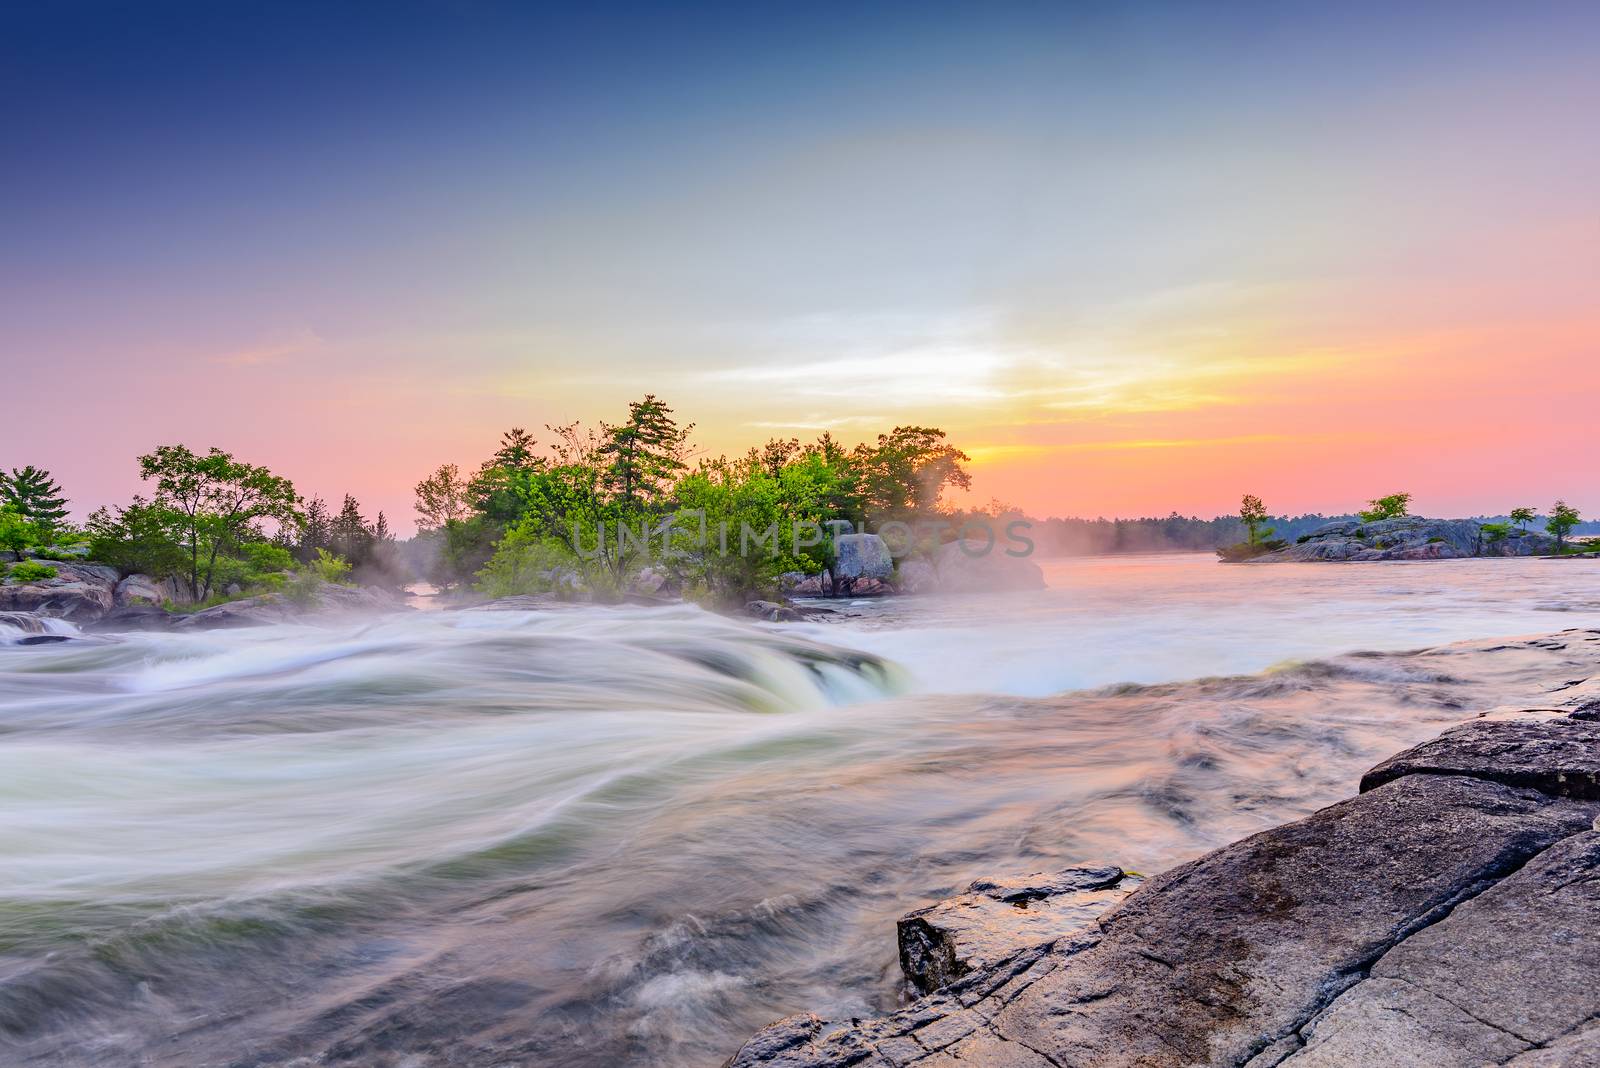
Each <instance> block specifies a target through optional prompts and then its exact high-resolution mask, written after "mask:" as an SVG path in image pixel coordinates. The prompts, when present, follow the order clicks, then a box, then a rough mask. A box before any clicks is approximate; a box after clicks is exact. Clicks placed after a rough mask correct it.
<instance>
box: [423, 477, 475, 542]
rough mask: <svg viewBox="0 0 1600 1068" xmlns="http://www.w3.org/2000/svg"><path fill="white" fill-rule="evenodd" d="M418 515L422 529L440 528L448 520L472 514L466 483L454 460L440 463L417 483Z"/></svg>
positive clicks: (463, 517)
mask: <svg viewBox="0 0 1600 1068" xmlns="http://www.w3.org/2000/svg"><path fill="white" fill-rule="evenodd" d="M416 507H417V518H418V519H419V520H420V521H421V523H420V525H421V527H422V529H424V530H439V529H442V528H443V527H444V525H445V524H446V523H449V522H450V521H451V520H459V519H465V518H467V516H468V515H470V514H471V511H472V509H471V506H470V505H469V504H468V502H467V483H466V481H465V480H464V479H463V478H462V477H461V469H460V468H458V467H457V466H456V465H455V464H440V465H439V467H438V469H437V470H436V471H434V473H433V474H431V475H429V476H428V477H427V478H425V479H423V480H422V481H421V482H418V483H417V503H416Z"/></svg>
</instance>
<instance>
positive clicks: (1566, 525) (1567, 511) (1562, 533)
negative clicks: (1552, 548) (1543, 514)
mask: <svg viewBox="0 0 1600 1068" xmlns="http://www.w3.org/2000/svg"><path fill="white" fill-rule="evenodd" d="M1582 518H1583V517H1582V516H1581V515H1579V513H1578V510H1577V509H1576V508H1574V507H1572V506H1571V505H1570V504H1568V503H1567V502H1566V501H1557V502H1556V503H1555V504H1553V505H1551V506H1550V518H1549V519H1548V520H1546V521H1545V525H1544V529H1545V530H1546V531H1547V532H1548V533H1550V534H1551V535H1553V536H1554V537H1555V539H1556V552H1557V553H1558V554H1560V553H1562V552H1565V551H1566V544H1567V537H1568V535H1570V534H1571V533H1572V528H1573V527H1575V526H1577V525H1578V521H1579V520H1580V519H1582Z"/></svg>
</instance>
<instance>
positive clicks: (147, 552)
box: [87, 497, 189, 579]
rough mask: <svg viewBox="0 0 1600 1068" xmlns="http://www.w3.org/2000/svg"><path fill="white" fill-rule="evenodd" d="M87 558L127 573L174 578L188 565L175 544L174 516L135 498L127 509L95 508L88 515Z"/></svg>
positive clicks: (179, 546) (181, 551)
mask: <svg viewBox="0 0 1600 1068" xmlns="http://www.w3.org/2000/svg"><path fill="white" fill-rule="evenodd" d="M87 530H88V533H89V556H90V558H91V559H94V560H99V561H101V562H102V563H107V564H110V565H112V566H113V567H116V568H118V569H119V570H121V571H123V572H124V573H126V574H141V575H150V576H152V577H154V578H161V579H164V578H175V577H177V576H178V575H179V574H181V573H182V572H183V570H184V567H185V565H186V564H187V562H188V559H189V557H188V553H186V552H185V551H184V549H183V547H182V546H181V545H180V544H179V543H178V539H179V536H180V535H179V531H178V527H177V523H176V519H175V517H174V515H173V513H172V512H171V511H170V510H168V509H166V508H162V507H159V506H157V505H155V504H152V503H151V502H150V501H148V500H146V499H145V498H143V497H135V498H134V499H133V502H132V503H131V504H129V505H128V506H127V507H126V508H118V509H116V510H115V511H112V510H111V509H109V508H97V509H95V510H94V511H93V512H91V513H90V514H89V521H88V524H87Z"/></svg>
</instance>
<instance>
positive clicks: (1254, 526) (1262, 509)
mask: <svg viewBox="0 0 1600 1068" xmlns="http://www.w3.org/2000/svg"><path fill="white" fill-rule="evenodd" d="M1239 520H1240V522H1242V523H1244V527H1245V530H1246V531H1247V532H1248V535H1249V544H1251V545H1255V544H1257V543H1259V542H1260V541H1261V539H1262V538H1263V537H1271V536H1272V530H1271V529H1270V528H1268V530H1267V531H1266V533H1265V534H1263V533H1261V525H1262V524H1263V523H1265V522H1266V521H1267V506H1266V505H1264V504H1262V503H1261V498H1260V497H1257V496H1256V495H1255V494H1253V493H1246V494H1245V495H1244V498H1243V499H1242V500H1241V501H1240V502H1239Z"/></svg>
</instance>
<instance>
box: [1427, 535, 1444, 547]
mask: <svg viewBox="0 0 1600 1068" xmlns="http://www.w3.org/2000/svg"><path fill="white" fill-rule="evenodd" d="M1428 544H1429V545H1442V544H1444V539H1443V538H1441V537H1438V536H1437V535H1436V536H1434V537H1431V538H1429V539H1428Z"/></svg>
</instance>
